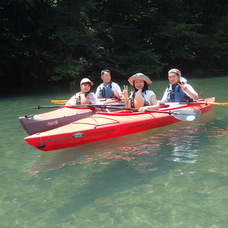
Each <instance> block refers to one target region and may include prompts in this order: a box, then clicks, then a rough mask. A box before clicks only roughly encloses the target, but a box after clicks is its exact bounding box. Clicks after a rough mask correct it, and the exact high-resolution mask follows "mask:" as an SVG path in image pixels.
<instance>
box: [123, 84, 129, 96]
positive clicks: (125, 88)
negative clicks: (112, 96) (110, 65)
mask: <svg viewBox="0 0 228 228" xmlns="http://www.w3.org/2000/svg"><path fill="white" fill-rule="evenodd" d="M122 95H123V97H124V98H125V99H126V98H128V86H126V85H124V89H123V92H122Z"/></svg>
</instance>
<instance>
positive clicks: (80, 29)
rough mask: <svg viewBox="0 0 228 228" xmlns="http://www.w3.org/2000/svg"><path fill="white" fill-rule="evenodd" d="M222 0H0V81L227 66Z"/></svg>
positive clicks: (212, 70) (222, 70)
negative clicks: (105, 72) (103, 71)
mask: <svg viewBox="0 0 228 228" xmlns="http://www.w3.org/2000/svg"><path fill="white" fill-rule="evenodd" d="M227 9H228V1H227V0H201V1H199V0H192V1H189V0H172V1H170V0H162V1H158V0H5V1H1V5H0V29H1V35H0V60H1V61H0V83H1V85H5V86H7V85H12V83H13V84H32V83H40V84H44V83H50V82H64V81H70V80H75V79H81V78H82V77H85V76H86V77H87V76H89V77H91V78H92V79H94V80H96V79H98V77H100V75H99V73H100V71H101V70H102V69H105V68H108V69H110V70H111V71H112V73H113V74H114V75H115V78H125V77H126V78H127V77H129V76H131V75H132V74H134V73H137V72H143V73H145V74H147V75H149V76H153V78H157V79H159V78H165V77H166V75H167V70H168V69H169V68H172V67H176V68H180V69H181V70H182V71H183V72H188V73H192V74H195V75H197V74H198V75H200V74H202V75H209V74H211V75H219V74H226V73H227V72H228V13H227V12H228V10H227Z"/></svg>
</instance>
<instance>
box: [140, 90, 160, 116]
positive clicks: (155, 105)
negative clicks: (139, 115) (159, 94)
mask: <svg viewBox="0 0 228 228" xmlns="http://www.w3.org/2000/svg"><path fill="white" fill-rule="evenodd" d="M150 103H151V105H149V106H144V107H141V108H140V109H139V111H140V112H145V111H146V110H147V109H149V110H156V109H158V108H159V102H158V101H157V98H156V95H155V94H153V95H152V96H151V97H150Z"/></svg>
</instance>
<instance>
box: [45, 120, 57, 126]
mask: <svg viewBox="0 0 228 228" xmlns="http://www.w3.org/2000/svg"><path fill="white" fill-rule="evenodd" d="M58 123H59V121H58V120H55V121H51V122H48V123H47V126H54V125H57V124H58Z"/></svg>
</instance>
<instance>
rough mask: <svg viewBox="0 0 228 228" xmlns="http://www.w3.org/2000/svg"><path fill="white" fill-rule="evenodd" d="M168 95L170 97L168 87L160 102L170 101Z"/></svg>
mask: <svg viewBox="0 0 228 228" xmlns="http://www.w3.org/2000/svg"><path fill="white" fill-rule="evenodd" d="M167 97H168V89H166V90H165V92H164V94H163V96H162V99H161V100H160V101H159V102H160V103H165V102H168V100H167Z"/></svg>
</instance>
